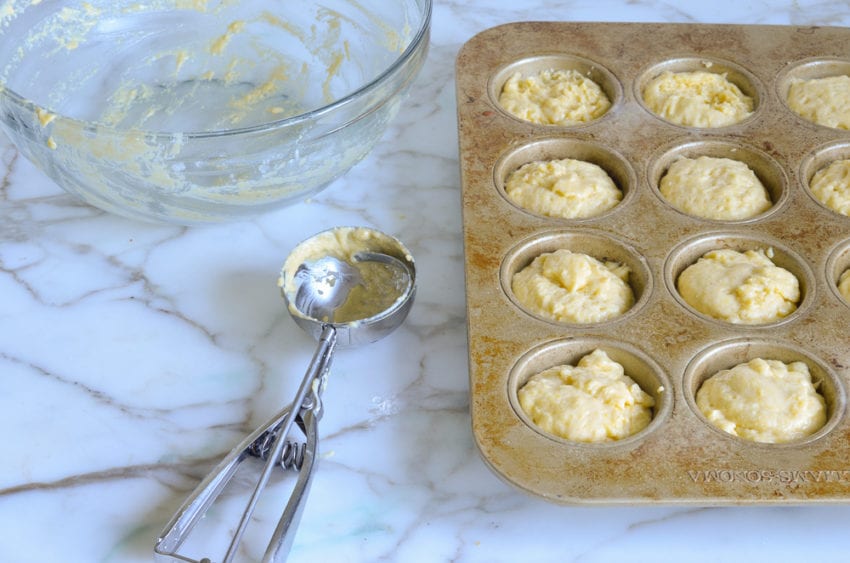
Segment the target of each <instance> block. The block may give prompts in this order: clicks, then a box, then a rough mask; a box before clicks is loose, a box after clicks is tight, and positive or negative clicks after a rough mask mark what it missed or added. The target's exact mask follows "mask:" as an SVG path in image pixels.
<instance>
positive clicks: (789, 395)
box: [696, 358, 826, 443]
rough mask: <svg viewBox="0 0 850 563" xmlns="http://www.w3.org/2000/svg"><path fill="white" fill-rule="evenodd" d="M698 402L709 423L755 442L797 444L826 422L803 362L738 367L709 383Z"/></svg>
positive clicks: (821, 400)
mask: <svg viewBox="0 0 850 563" xmlns="http://www.w3.org/2000/svg"><path fill="white" fill-rule="evenodd" d="M696 401H697V407H698V408H699V410H700V412H702V414H703V415H704V416H705V417H706V418H707V419H708V421H709V422H710V423H711V424H713V425H714V426H716V427H717V428H720V429H721V430H723V431H724V432H728V433H729V434H732V435H734V436H738V437H740V438H744V439H746V440H752V441H755V442H768V443H781V442H790V441H793V440H799V439H800V438H805V437H806V436H809V435H810V434H812V433H814V432H816V431H817V430H818V429H820V428H821V427H822V426H823V425H824V424H825V423H826V402H825V401H824V398H823V397H822V396H821V395H820V393H818V392H817V390H816V389H815V386H814V385H813V384H812V378H811V375H810V374H809V367H808V366H807V365H806V364H805V363H803V362H793V363H790V364H785V363H783V362H780V361H778V360H764V359H761V358H756V359H754V360H750V361H749V362H747V363H744V364H739V365H737V366H735V367H733V368H731V369H728V370H723V371H721V372H718V373H716V374H715V375H713V376H712V377H710V378H709V379H707V380H706V381H705V383H703V384H702V386H701V387H700V388H699V391H698V392H697V396H696Z"/></svg>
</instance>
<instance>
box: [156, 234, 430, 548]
mask: <svg viewBox="0 0 850 563" xmlns="http://www.w3.org/2000/svg"><path fill="white" fill-rule="evenodd" d="M415 282H416V269H415V266H414V263H413V258H412V256H411V255H410V252H409V251H408V250H407V249H406V248H405V247H404V245H403V244H402V243H401V242H400V241H398V240H397V239H395V238H393V237H391V236H389V235H387V234H384V233H382V232H380V231H376V230H374V229H367V228H365V227H338V228H335V229H330V230H328V231H323V232H321V233H319V234H317V235H315V236H313V237H311V238H309V239H307V240H305V241H303V242H301V243H300V244H298V245H297V246H296V247H295V249H294V250H293V251H292V253H290V255H289V257H288V258H287V259H286V262H285V263H284V265H283V269H282V270H281V276H280V279H279V280H278V285H279V286H280V288H281V292H282V294H283V297H284V299H285V300H286V302H287V305H288V307H289V313H290V315H291V316H292V318H293V319H294V320H295V322H296V323H297V324H298V325H299V326H300V327H301V328H302V329H304V330H305V331H307V332H308V333H310V334H311V335H313V336H314V337H315V338H316V339H317V340H318V345H317V347H316V351H315V353H314V354H313V358H312V360H311V362H310V365H309V367H308V368H307V371H306V373H305V374H304V377H303V379H302V380H301V384H300V386H299V388H298V391H297V392H296V394H295V398H294V399H293V401H292V403H291V404H290V405H289V406H288V407H286V408H285V409H283V410H282V411H280V412H279V413H277V414H276V415H275V416H273V417H272V418H271V419H270V420H268V421H267V422H266V423H265V424H263V425H262V426H260V427H259V428H257V429H256V430H255V431H254V432H253V433H252V434H251V435H249V436H248V437H246V438H245V439H244V440H243V441H242V442H241V443H240V444H238V445H237V446H236V447H235V448H233V450H231V451H230V453H229V454H228V455H227V457H225V458H224V459H223V460H222V461H221V462H220V463H219V464H218V466H216V468H215V469H214V470H213V471H212V472H211V473H210V474H209V475H208V476H207V477H206V478H205V479H204V480H203V481H202V482H201V483H200V485H198V487H197V488H196V489H195V491H194V492H193V493H192V494H191V495H190V496H189V498H187V499H186V501H185V502H184V503H183V506H181V507H180V509H179V510H178V511H177V513H176V514H175V515H174V516H173V517H172V519H171V521H170V522H169V523H168V524H167V525H166V527H165V529H164V530H163V531H162V533H161V534H160V537H159V538H158V540H157V542H156V545H155V547H154V554H155V556H156V558H157V560H158V561H171V562H173V561H181V562H184V563H213V561H214V560H213V559H210V558H207V557H204V558H203V559H200V560H196V559H190V558H188V557H185V556H183V555H180V554H178V553H177V550H178V549H179V548H180V546H181V545H182V544H183V542H184V541H185V540H186V538H187V537H188V536H189V534H190V533H191V531H192V529H193V528H194V526H195V525H196V524H197V522H198V521H199V520H200V519H201V518H202V517H203V515H204V514H205V513H206V512H207V510H208V509H209V508H210V506H211V505H212V503H213V502H214V501H215V499H216V498H217V497H218V496H219V495H220V494H221V492H222V491H223V490H224V488H225V486H226V485H227V483H228V482H229V481H230V480H231V479H232V478H233V476H234V475H235V474H236V471H237V469H238V467H239V465H240V464H241V463H242V462H243V461H245V460H246V459H248V458H250V457H259V458H260V459H263V460H265V465H264V466H263V471H262V474H261V475H260V478H259V480H258V482H257V485H256V487H255V488H254V491H253V494H252V495H251V498H250V500H249V501H248V504H247V506H246V508H245V511H244V512H243V514H242V517H241V520H240V521H239V524H238V526H237V528H236V531H235V533H234V534H233V538H232V540H231V542H230V544H229V546H228V549H227V553H226V554H225V556H224V558H223V559H222V560H221V563H230V562H231V561H232V560H233V557H234V556H235V555H236V552H237V549H238V546H239V543H240V541H241V539H242V535H243V534H244V532H245V529H246V528H247V526H248V523H249V521H250V519H251V515H252V514H253V512H254V508H255V507H256V504H257V501H258V500H259V497H260V494H261V492H262V490H263V489H264V488H265V486H266V484H267V483H268V480H269V478H270V477H271V474H272V472H273V471H274V470H275V468H276V467H281V468H282V469H283V470H289V469H295V470H297V471H298V480H297V481H296V483H295V487H294V489H293V491H292V494H291V495H290V498H289V501H288V502H287V504H286V507H285V509H284V512H283V515H282V516H281V519H280V521H279V522H278V525H277V528H276V529H275V531H274V533H273V534H272V537H271V540H270V542H269V545H268V547H267V549H266V552H265V555H264V556H263V562H264V563H265V562H268V563H272V562H279V561H283V560H284V559H286V556H287V554H288V553H289V549H290V548H291V546H292V540H293V538H294V536H295V531H296V529H297V527H298V522H299V521H300V519H301V513H302V511H303V509H304V505H305V503H306V499H307V494H308V492H309V488H310V483H311V481H312V476H313V472H314V470H315V463H314V462H315V457H316V452H317V446H318V430H317V425H318V421H319V419H320V418H321V416H322V410H323V406H322V401H321V394H322V391H323V390H324V387H325V384H326V382H327V375H328V370H329V368H330V365H331V360H332V358H333V352H334V350H335V348H336V346H337V345H340V346H345V345H354V344H366V343H370V342H375V341H377V340H379V339H381V338H383V337H384V336H386V335H387V334H389V333H390V332H392V331H393V330H395V329H396V328H398V326H399V325H401V323H402V322H403V321H404V319H405V318H406V317H407V314H408V312H409V311H410V308H411V307H412V306H413V298H414V294H415V292H416V283H415ZM293 423H295V424H296V425H297V427H298V429H299V430H300V431H301V432H302V433H303V436H304V438H305V442H303V443H300V442H296V441H293V440H291V439H290V438H289V435H290V432H291V431H292V430H293Z"/></svg>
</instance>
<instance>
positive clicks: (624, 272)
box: [511, 249, 635, 323]
mask: <svg viewBox="0 0 850 563" xmlns="http://www.w3.org/2000/svg"><path fill="white" fill-rule="evenodd" d="M629 273H630V270H629V268H628V267H627V266H624V265H622V264H619V263H617V262H600V261H599V260H597V259H596V258H593V257H591V256H588V255H586V254H581V253H576V252H570V251H569V250H566V249H560V250H556V251H555V252H550V253H545V254H541V255H540V256H538V257H537V258H535V259H534V260H533V261H532V262H531V264H529V265H528V266H527V267H526V268H524V269H523V270H520V271H519V272H517V273H516V274H514V277H513V280H512V284H511V287H512V289H513V292H514V295H515V296H516V298H517V299H518V300H519V302H520V303H522V305H524V306H525V307H526V308H528V309H529V310H530V311H532V312H534V313H537V314H538V315H540V316H542V317H545V318H547V319H551V320H554V321H558V322H565V323H594V322H600V321H606V320H609V319H612V318H614V317H618V316H620V315H622V314H623V313H625V312H626V311H628V310H629V309H630V308H631V306H632V305H633V304H634V301H635V298H634V292H633V291H632V288H631V286H630V285H629V284H628V279H629Z"/></svg>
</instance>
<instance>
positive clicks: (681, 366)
mask: <svg viewBox="0 0 850 563" xmlns="http://www.w3.org/2000/svg"><path fill="white" fill-rule="evenodd" d="M848 45H850V31H848V30H847V29H841V28H823V27H805V28H802V27H790V26H740V25H691V24H630V23H538V22H527V23H516V24H510V25H505V26H501V27H498V28H494V29H490V30H488V31H485V32H483V33H481V34H479V35H477V36H476V37H474V38H473V39H471V40H470V41H469V42H468V43H467V44H466V45H465V46H464V47H463V48H462V50H461V52H460V54H459V56H458V59H457V69H456V72H457V75H456V78H457V105H458V125H459V140H460V163H461V174H462V198H463V206H462V207H463V227H464V248H465V264H466V294H467V303H468V335H469V368H470V375H469V377H470V394H471V406H470V408H471V412H472V426H473V433H474V437H475V441H476V443H477V445H478V448H479V450H480V453H481V455H482V457H483V459H484V460H485V462H486V463H487V464H488V465H489V466H490V467H491V468H492V469H493V470H494V471H495V472H496V474H498V475H499V476H500V477H502V478H503V479H504V480H505V481H507V482H508V483H510V484H512V485H514V486H516V487H518V488H519V489H521V490H523V491H526V492H528V493H531V494H534V495H538V496H540V497H543V498H545V499H548V500H551V501H554V502H558V503H589V504H595V503H628V504H633V503H698V504H750V503H783V502H784V503H800V502H812V501H818V502H841V501H845V500H846V499H848V498H850V420H848V416H847V412H846V411H847V408H846V394H847V385H848V377H850V306H848V304H847V303H846V302H845V301H844V300H843V299H842V298H841V297H840V295H839V294H838V291H837V289H836V283H837V279H838V276H839V275H840V273H841V272H842V271H844V270H845V269H846V268H847V267H848V266H850V218H848V217H845V216H843V215H839V214H837V213H835V212H832V211H830V210H828V209H827V208H825V207H824V206H822V205H821V204H820V203H818V202H817V201H816V200H815V198H814V197H813V196H812V195H811V193H810V192H809V188H808V181H809V179H810V178H811V176H812V175H813V174H814V172H815V171H816V170H817V169H819V168H820V167H822V166H824V165H825V164H827V163H829V162H830V161H832V160H835V159H837V158H848V157H850V133H848V132H847V131H843V130H836V129H831V128H827V127H822V126H818V125H815V124H812V123H810V122H807V121H805V120H803V119H802V118H800V117H798V116H797V115H796V114H795V113H793V112H792V111H790V110H789V108H788V107H787V104H786V103H785V96H786V93H787V90H788V87H789V83H790V81H791V80H792V79H793V78H795V77H799V78H810V77H819V76H825V75H833V74H850V52H848V50H847V49H848V48H847V46H848ZM555 67H557V68H576V69H578V70H580V71H581V72H582V73H583V74H585V75H587V76H590V77H591V78H593V79H594V80H595V81H596V82H597V83H598V84H600V86H601V87H602V88H603V90H605V92H606V93H607V94H608V96H609V98H610V99H611V100H612V102H613V105H612V108H611V109H610V110H609V111H608V112H607V113H606V114H605V115H604V116H603V117H601V118H600V119H597V120H595V121H592V122H589V123H586V124H583V125H579V126H573V127H561V126H543V125H534V124H531V123H528V122H525V121H521V120H519V119H517V118H514V117H513V116H511V115H509V114H507V113H506V112H504V111H503V110H502V109H500V107H499V106H498V104H497V96H498V94H499V92H500V90H501V86H502V84H503V83H504V81H505V80H506V78H507V76H509V75H510V74H511V73H513V72H516V71H519V72H525V73H531V72H534V71H536V70H540V69H542V68H555ZM696 68H704V69H710V70H713V71H716V72H722V73H725V74H726V75H727V77H728V78H729V79H730V80H731V81H733V82H734V83H736V84H737V85H738V86H739V88H740V89H741V90H742V91H743V92H745V93H746V94H748V95H749V96H751V97H752V98H753V99H754V101H755V111H754V112H753V114H752V116H751V117H750V118H748V119H746V120H744V121H743V122H741V123H739V124H737V125H733V126H729V127H725V128H719V129H694V128H687V127H681V126H676V125H673V124H670V123H668V122H665V121H663V120H662V119H660V118H658V117H656V116H655V115H653V114H652V113H651V112H650V111H648V110H647V109H646V108H645V107H644V105H643V103H642V101H641V95H640V93H641V90H642V86H643V85H644V84H645V83H646V82H647V81H648V80H649V79H651V78H652V77H653V76H655V75H657V74H658V73H659V72H661V71H662V70H674V71H676V70H692V69H696ZM696 155H709V156H729V157H731V158H737V159H739V160H743V161H744V162H746V163H747V164H748V165H749V166H750V167H751V168H752V169H753V170H754V171H755V172H756V175H757V176H758V177H759V179H760V180H761V181H762V183H763V184H764V185H765V187H766V188H767V189H768V192H769V193H770V196H771V199H772V202H773V206H772V207H771V208H770V209H769V210H768V211H766V212H764V213H762V214H760V215H758V216H756V217H754V218H752V219H748V220H744V221H733V222H724V221H712V220H704V219H698V218H694V217H692V216H688V215H685V214H683V213H681V212H679V211H677V210H676V209H674V208H672V207H671V206H670V205H668V204H667V203H666V202H665V201H664V200H663V198H662V197H661V195H660V193H659V191H658V181H659V178H660V177H661V176H662V175H663V173H664V171H665V170H666V167H667V166H668V165H669V163H670V162H671V161H672V160H673V159H675V158H677V157H679V156H696ZM556 157H557V158H564V157H573V158H579V159H582V160H589V161H592V162H595V163H597V164H599V165H600V166H602V167H603V168H604V169H605V170H606V171H607V172H608V173H609V175H610V176H611V177H612V179H614V181H615V182H616V183H617V184H618V186H619V187H620V189H621V190H622V191H623V193H624V197H623V199H622V201H621V202H620V204H619V205H617V206H616V207H614V208H613V209H612V210H610V211H608V212H606V213H604V214H603V215H600V216H598V217H596V218H592V219H581V220H563V219H554V218H547V217H541V216H537V215H535V214H532V213H530V212H527V211H524V210H522V209H520V208H518V207H516V206H515V205H513V204H512V203H511V202H510V201H509V200H508V198H507V197H505V195H504V191H503V183H504V180H505V177H506V176H507V174H509V173H510V172H511V171H512V170H514V169H516V168H517V167H518V166H520V165H522V164H524V163H526V162H530V161H533V160H541V159H548V158H556ZM766 247H770V248H773V249H774V253H775V255H774V261H775V262H776V263H777V264H778V265H781V266H783V267H785V268H786V269H788V270H790V271H791V272H792V273H794V274H795V275H796V276H797V278H798V280H799V281H800V288H801V291H802V299H801V301H800V305H799V308H798V309H797V311H796V312H795V313H793V314H791V315H790V316H788V317H787V318H785V319H783V320H782V321H780V322H776V323H772V324H769V325H755V326H738V325H730V324H728V323H723V322H719V321H715V320H713V319H710V318H707V317H706V316H704V315H701V314H700V313H697V312H695V311H694V310H692V309H691V308H690V307H688V306H687V305H686V304H685V303H684V302H683V301H682V299H681V298H680V297H679V296H678V294H677V292H676V287H675V280H676V277H677V276H678V274H679V273H680V272H681V271H682V270H683V269H684V268H685V267H687V266H688V265H689V264H691V263H693V262H694V261H695V260H696V259H697V258H698V257H699V256H701V255H702V254H703V253H705V252H706V251H708V250H712V249H715V248H735V249H749V248H766ZM558 248H568V249H571V250H579V251H582V252H586V253H588V254H591V255H596V256H597V257H606V258H613V259H617V260H618V261H620V262H622V263H625V264H626V265H628V266H629V267H630V269H631V271H632V273H633V274H632V277H631V283H632V287H633V289H634V291H635V295H636V304H635V306H634V307H633V308H632V309H631V310H630V311H629V313H627V314H626V315H624V316H622V317H620V318H618V319H615V320H613V321H609V322H604V323H598V324H592V325H568V324H559V323H555V322H551V321H547V320H544V319H541V318H538V317H536V316H534V315H533V314H530V313H528V312H526V311H524V310H523V309H522V308H521V307H520V306H518V305H517V303H516V301H515V300H514V298H513V296H512V294H511V289H510V281H509V280H510V276H511V275H512V274H513V273H514V272H516V271H517V270H518V269H519V268H521V267H523V266H524V265H526V264H528V263H529V262H530V260H532V259H533V258H534V257H535V256H537V255H538V254H540V253H541V252H545V251H550V250H554V249H558ZM594 348H601V349H603V350H606V351H608V352H609V355H610V356H611V357H612V358H613V359H615V360H616V361H619V362H620V363H621V364H623V365H624V366H625V367H626V371H627V373H629V374H630V375H631V376H632V377H633V378H634V379H635V380H636V381H637V382H638V383H639V384H640V385H641V386H642V387H643V388H644V390H646V391H647V392H648V393H650V394H651V395H653V396H654V397H655V399H656V406H655V412H654V418H653V422H652V423H651V424H650V425H649V427H648V428H646V429H645V430H644V431H642V432H639V433H638V434H636V435H634V436H632V437H630V438H627V439H624V440H621V441H618V442H611V443H603V444H583V443H575V442H569V441H567V440H563V439H559V438H556V437H553V436H550V435H547V434H546V433H544V432H541V431H539V430H538V429H536V428H535V427H534V425H533V424H531V423H530V422H529V421H528V420H527V417H526V416H525V415H524V413H523V412H522V410H521V409H520V408H519V407H518V404H517V399H516V391H517V388H518V387H519V386H520V385H522V383H523V382H524V381H525V380H526V379H527V378H528V377H529V376H530V375H531V374H533V373H537V372H539V371H541V370H542V369H545V368H547V367H551V366H554V365H558V364H564V363H573V362H574V361H575V360H577V359H578V358H579V357H581V356H583V355H584V354H586V353H588V352H590V351H591V350H593V349H594ZM755 357H771V358H774V359H779V360H783V361H786V362H788V361H793V360H802V361H805V362H806V363H807V364H808V366H809V368H810V369H811V372H812V377H813V380H814V381H815V383H816V384H817V385H818V386H819V390H820V391H821V393H822V394H823V395H824V397H825V399H826V403H827V409H828V421H827V423H826V426H825V427H824V428H822V429H821V430H820V431H819V432H817V433H816V434H814V435H812V436H811V437H809V438H807V439H805V440H802V441H798V442H794V443H787V444H761V443H755V442H749V441H745V440H742V439H739V438H736V437H734V436H731V435H728V434H726V433H724V432H722V431H720V430H717V429H716V428H714V427H713V426H711V425H709V424H708V423H707V422H706V421H705V419H704V418H703V417H702V415H701V414H700V413H699V411H698V409H697V408H696V406H695V399H694V395H695V392H696V389H697V388H698V387H699V385H700V383H701V382H702V381H703V380H704V379H705V378H706V377H708V376H709V375H711V374H712V373H715V372H716V371H718V370H720V369H724V368H728V367H731V366H733V365H735V364H738V363H741V362H743V361H746V360H749V359H752V358H755Z"/></svg>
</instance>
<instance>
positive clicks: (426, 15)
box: [0, 0, 433, 139]
mask: <svg viewBox="0 0 850 563" xmlns="http://www.w3.org/2000/svg"><path fill="white" fill-rule="evenodd" d="M415 1H416V2H417V3H419V2H420V1H421V3H422V5H421V7H420V13H421V14H422V20H421V22H420V25H419V28H418V29H417V30H416V33H415V34H414V35H413V38H412V39H411V40H410V42H409V43H408V45H407V47H406V48H405V49H404V51H403V52H402V53H401V55H399V56H398V57H397V58H396V59H395V60H394V61H393V62H392V64H391V65H390V66H388V67H387V68H386V69H384V70H383V71H382V72H381V73H380V74H378V75H377V76H375V77H374V78H373V79H372V80H370V81H369V82H366V83H365V84H363V85H361V86H360V87H358V88H356V89H354V90H352V91H351V92H349V93H348V94H346V95H344V96H342V97H340V98H338V99H336V100H334V101H333V102H331V103H329V104H326V105H323V106H321V107H318V108H316V109H313V110H310V111H307V112H304V113H299V114H298V115H293V116H290V117H285V118H283V119H278V120H275V121H268V122H265V123H258V124H256V125H249V126H246V127H235V128H232V129H213V130H210V131H163V130H155V129H145V128H142V127H131V128H121V127H115V126H112V125H107V124H104V123H99V122H97V121H86V120H82V119H77V118H74V117H69V116H67V115H64V114H61V113H58V112H55V111H53V110H51V109H49V108H47V107H45V106H42V105H40V104H37V103H35V102H34V101H32V100H30V99H28V98H25V97H24V96H21V95H20V94H18V93H17V92H15V91H14V90H13V89H12V88H9V87H7V86H6V83H5V82H3V81H0V97H1V96H6V97H8V98H9V99H10V100H11V101H12V102H14V103H15V104H17V105H18V106H21V107H23V108H25V109H28V110H30V111H33V112H36V111H38V110H43V111H47V112H49V113H50V114H51V115H54V116H56V118H59V119H62V120H63V121H68V122H71V123H77V124H79V125H80V126H81V128H84V129H94V130H96V131H97V132H98V134H103V133H111V134H116V135H121V134H126V133H132V134H134V135H144V136H146V137H155V138H174V137H176V136H179V137H182V138H189V139H203V138H214V137H227V136H230V135H238V134H245V133H255V132H258V131H265V130H270V129H277V128H280V127H286V126H290V125H295V124H299V123H303V122H305V121H309V120H310V119H314V118H317V117H321V116H323V115H325V114H328V113H331V112H333V111H334V110H336V109H337V108H340V107H342V106H345V105H348V104H349V103H351V102H352V101H353V100H354V99H356V98H359V97H361V96H362V95H363V94H365V93H367V92H369V91H371V90H374V89H376V88H377V87H378V85H379V84H380V83H382V82H383V81H384V79H386V78H387V77H388V76H389V75H391V74H394V73H395V72H396V71H397V70H398V69H399V68H400V67H402V66H403V65H404V64H405V63H406V62H407V61H408V60H409V59H410V58H411V57H413V55H414V53H416V51H418V49H419V46H420V44H421V43H422V41H423V39H424V38H425V37H426V36H427V35H428V32H429V29H430V27H431V17H432V12H433V0H415Z"/></svg>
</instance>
